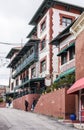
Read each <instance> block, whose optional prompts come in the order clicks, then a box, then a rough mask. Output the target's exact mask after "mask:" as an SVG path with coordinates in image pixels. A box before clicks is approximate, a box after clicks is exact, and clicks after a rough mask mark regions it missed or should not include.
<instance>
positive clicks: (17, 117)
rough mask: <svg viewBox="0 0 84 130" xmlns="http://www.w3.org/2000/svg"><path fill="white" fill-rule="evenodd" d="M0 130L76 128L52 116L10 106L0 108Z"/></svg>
mask: <svg viewBox="0 0 84 130" xmlns="http://www.w3.org/2000/svg"><path fill="white" fill-rule="evenodd" d="M0 130H77V129H75V128H74V127H72V126H67V125H65V124H61V123H58V121H57V120H55V119H54V118H50V117H47V116H43V115H39V114H35V113H31V112H25V111H21V110H16V109H10V108H0Z"/></svg>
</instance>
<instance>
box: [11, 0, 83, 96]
mask: <svg viewBox="0 0 84 130" xmlns="http://www.w3.org/2000/svg"><path fill="white" fill-rule="evenodd" d="M82 11H83V8H81V7H78V6H75V5H72V4H71V5H70V4H68V3H64V2H61V1H54V0H44V1H43V3H42V4H41V6H40V7H39V8H38V10H37V12H36V13H35V15H34V16H33V17H32V19H31V21H30V23H29V24H30V25H34V26H35V27H34V28H33V29H32V31H31V32H30V33H29V34H28V36H27V37H28V38H30V40H29V41H28V42H27V43H26V44H25V46H24V47H23V48H22V49H21V50H20V51H19V53H18V54H17V55H16V57H14V58H13V59H12V60H11V62H10V64H9V67H10V68H12V73H11V74H12V75H11V77H12V78H13V82H11V85H10V86H13V85H14V87H12V88H14V90H15V91H18V95H19V94H20V96H21V95H22V96H23V95H24V94H28V93H40V92H42V91H43V90H44V89H45V78H46V77H48V78H49V79H51V82H52V81H54V80H55V78H56V76H57V75H58V74H59V70H58V57H57V54H58V48H57V47H56V46H52V45H49V43H50V41H51V40H52V39H54V38H55V37H56V36H57V35H58V34H59V33H61V32H62V30H63V29H65V28H66V27H67V26H68V25H69V24H71V23H72V22H73V21H74V20H75V19H76V18H77V17H78V16H79V15H80V14H81V12H82ZM71 39H72V38H71ZM69 44H70V43H68V48H69V46H71V45H72V43H71V44H70V45H69ZM73 45H74V44H73ZM64 46H65V43H63V46H62V48H63V47H64ZM62 48H61V49H62ZM10 55H11V52H10V53H9V56H10ZM12 56H13V55H12ZM9 58H12V57H9ZM71 59H72V57H71ZM63 62H64V61H63ZM72 62H73V63H71V65H72V67H73V66H74V59H73V61H72ZM67 67H68V65H67ZM61 71H62V72H63V71H65V67H63V66H61ZM40 90H41V91H40Z"/></svg>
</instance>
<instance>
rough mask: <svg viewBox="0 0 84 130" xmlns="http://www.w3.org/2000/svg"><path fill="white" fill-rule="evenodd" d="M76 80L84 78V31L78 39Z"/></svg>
mask: <svg viewBox="0 0 84 130" xmlns="http://www.w3.org/2000/svg"><path fill="white" fill-rule="evenodd" d="M75 45H76V80H78V79H80V78H82V77H84V31H82V32H81V33H80V34H79V36H78V37H77V39H76V44H75Z"/></svg>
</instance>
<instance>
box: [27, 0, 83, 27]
mask: <svg viewBox="0 0 84 130" xmlns="http://www.w3.org/2000/svg"><path fill="white" fill-rule="evenodd" d="M54 5H62V6H65V7H66V8H67V7H68V9H69V8H75V9H77V10H79V11H80V13H81V12H83V10H84V8H83V7H79V6H76V5H72V4H70V3H68V2H67V3H65V2H62V1H58V0H44V1H43V2H42V4H41V5H40V7H39V8H38V9H37V11H36V13H35V14H34V16H33V17H32V19H31V20H30V22H29V24H30V25H37V21H38V20H39V19H41V18H42V17H43V16H44V15H45V12H47V11H48V9H49V8H51V7H53V6H54Z"/></svg>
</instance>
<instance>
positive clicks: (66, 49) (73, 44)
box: [57, 43, 75, 56]
mask: <svg viewBox="0 0 84 130" xmlns="http://www.w3.org/2000/svg"><path fill="white" fill-rule="evenodd" d="M73 46H75V43H71V44H70V45H69V46H67V47H66V48H64V49H63V50H61V51H60V52H59V53H58V54H57V56H60V55H61V54H62V53H66V52H67V51H68V49H69V48H70V47H73Z"/></svg>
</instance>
